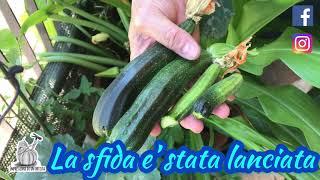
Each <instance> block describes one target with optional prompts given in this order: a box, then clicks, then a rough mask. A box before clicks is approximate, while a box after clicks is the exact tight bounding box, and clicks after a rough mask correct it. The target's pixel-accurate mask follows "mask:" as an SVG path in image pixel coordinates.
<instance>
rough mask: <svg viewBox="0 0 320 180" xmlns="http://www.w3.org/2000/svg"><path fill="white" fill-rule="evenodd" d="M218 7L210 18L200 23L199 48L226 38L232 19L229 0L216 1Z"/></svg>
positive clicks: (204, 18) (205, 18) (206, 17)
mask: <svg viewBox="0 0 320 180" xmlns="http://www.w3.org/2000/svg"><path fill="white" fill-rule="evenodd" d="M218 3H219V4H220V6H218V7H216V10H215V12H214V13H213V14H211V15H210V16H205V17H203V18H202V20H201V21H200V34H201V46H202V47H203V48H206V47H208V46H209V45H211V44H212V43H214V42H215V41H217V40H220V39H222V38H223V37H225V36H226V34H227V30H228V25H229V23H230V20H231V17H232V14H233V13H232V2H231V0H218Z"/></svg>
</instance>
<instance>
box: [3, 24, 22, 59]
mask: <svg viewBox="0 0 320 180" xmlns="http://www.w3.org/2000/svg"><path fill="white" fill-rule="evenodd" d="M0 42H1V43H0V50H1V52H3V54H4V56H5V57H6V59H7V60H8V61H9V64H8V65H18V64H21V62H20V49H19V43H18V41H17V39H16V36H15V35H14V34H13V33H12V32H11V31H10V30H9V29H1V30H0Z"/></svg>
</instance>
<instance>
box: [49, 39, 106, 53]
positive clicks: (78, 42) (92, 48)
mask: <svg viewBox="0 0 320 180" xmlns="http://www.w3.org/2000/svg"><path fill="white" fill-rule="evenodd" d="M52 40H55V41H58V42H67V43H72V44H75V45H77V46H80V47H83V48H86V49H87V50H90V51H91V52H94V53H97V54H99V55H101V56H108V57H110V56H111V55H110V53H108V52H107V51H104V50H102V49H100V48H98V47H96V46H94V45H92V44H90V43H87V42H85V41H82V40H79V39H75V38H70V37H66V36H56V37H53V38H52Z"/></svg>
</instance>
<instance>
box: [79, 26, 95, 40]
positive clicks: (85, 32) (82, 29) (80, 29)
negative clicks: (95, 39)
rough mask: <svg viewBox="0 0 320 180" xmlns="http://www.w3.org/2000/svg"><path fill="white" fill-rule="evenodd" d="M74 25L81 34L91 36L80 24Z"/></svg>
mask: <svg viewBox="0 0 320 180" xmlns="http://www.w3.org/2000/svg"><path fill="white" fill-rule="evenodd" d="M75 27H76V28H77V29H79V31H81V32H82V34H84V35H85V36H86V37H87V38H89V39H91V37H92V36H91V34H90V33H89V32H88V31H87V30H86V29H84V28H83V27H82V26H79V25H75Z"/></svg>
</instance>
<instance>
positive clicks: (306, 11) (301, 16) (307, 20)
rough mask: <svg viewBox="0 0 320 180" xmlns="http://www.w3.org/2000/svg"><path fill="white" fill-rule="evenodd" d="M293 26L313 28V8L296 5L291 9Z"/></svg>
mask: <svg viewBox="0 0 320 180" xmlns="http://www.w3.org/2000/svg"><path fill="white" fill-rule="evenodd" d="M292 25H293V26H313V6H312V5H297V6H293V8H292Z"/></svg>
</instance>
